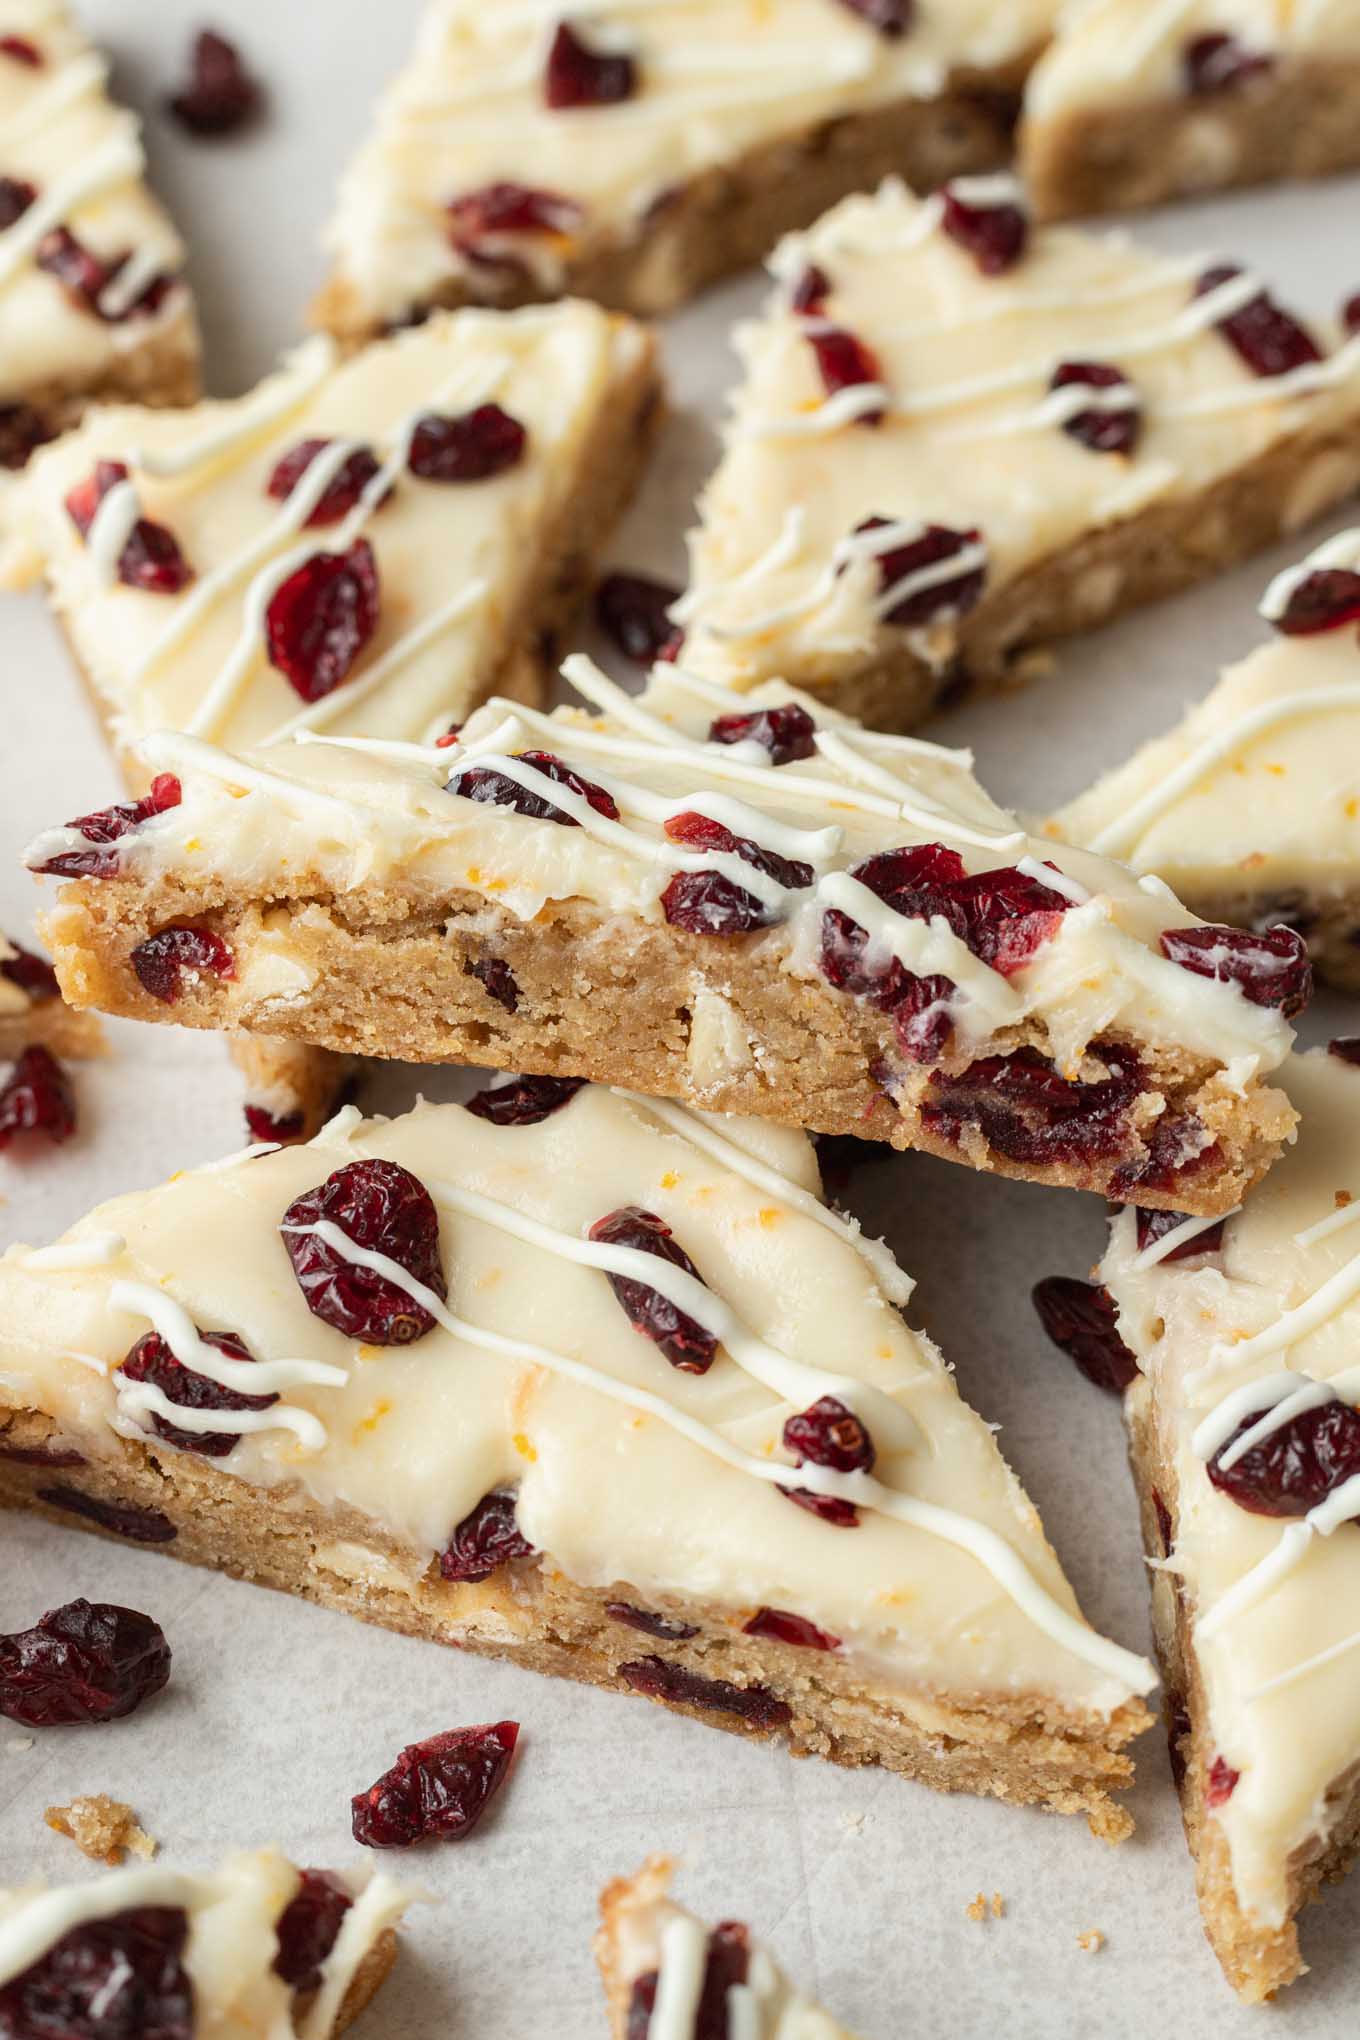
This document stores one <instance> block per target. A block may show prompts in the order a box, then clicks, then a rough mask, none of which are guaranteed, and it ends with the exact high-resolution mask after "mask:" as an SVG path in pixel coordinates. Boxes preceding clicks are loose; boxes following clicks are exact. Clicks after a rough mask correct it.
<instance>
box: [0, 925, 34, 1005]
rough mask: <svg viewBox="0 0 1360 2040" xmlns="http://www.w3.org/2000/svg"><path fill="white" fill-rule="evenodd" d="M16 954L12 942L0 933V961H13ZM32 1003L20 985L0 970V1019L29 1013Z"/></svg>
mask: <svg viewBox="0 0 1360 2040" xmlns="http://www.w3.org/2000/svg"><path fill="white" fill-rule="evenodd" d="M17 955H18V951H17V950H16V949H15V947H14V944H13V943H12V942H7V941H6V940H5V937H4V936H3V935H0V963H13V962H14V960H15V958H16V956H17ZM33 1003H34V1002H33V1000H32V999H31V998H30V997H29V995H28V993H27V992H26V991H25V990H24V988H23V986H22V985H16V984H15V982H14V980H13V978H8V977H6V976H5V974H4V972H3V971H0V1020H17V1019H18V1018H19V1017H20V1015H21V1014H25V1013H31V1012H32V1010H33Z"/></svg>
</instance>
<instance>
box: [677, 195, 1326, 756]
mask: <svg viewBox="0 0 1360 2040" xmlns="http://www.w3.org/2000/svg"><path fill="white" fill-rule="evenodd" d="M771 268H772V270H773V273H774V275H775V278H776V287H775V291H774V295H773V298H772V300H771V302H770V304H769V305H768V306H767V308H766V310H765V312H764V314H763V315H762V316H761V317H760V318H758V319H756V320H755V321H753V322H752V323H750V324H748V325H746V326H744V327H741V328H740V329H739V330H738V333H737V349H738V353H739V355H740V357H741V362H742V366H743V370H744V376H743V380H742V383H741V386H740V388H739V389H738V391H737V393H736V396H735V399H734V402H733V407H732V416H731V420H730V422H729V424H728V427H727V431H726V442H725V450H724V453H723V457H722V460H721V463H720V465H719V467H718V469H717V471H716V472H715V474H714V475H713V477H712V479H711V481H710V482H709V484H708V486H707V489H706V490H705V492H704V495H703V497H702V500H701V504H700V514H701V521H700V525H699V528H698V530H697V531H696V532H695V533H694V534H693V536H692V538H691V541H690V556H691V581H690V587H689V590H688V593H687V595H686V596H685V598H684V600H683V601H682V602H681V603H680V604H679V606H678V607H676V608H675V609H674V610H673V611H672V614H673V616H674V617H675V619H676V621H677V622H683V624H684V626H685V628H686V631H687V633H688V635H687V639H686V644H685V654H684V655H685V659H686V661H687V663H688V664H690V665H692V666H693V667H694V668H695V670H696V671H698V672H701V673H705V674H707V675H709V676H710V677H712V678H716V679H719V680H722V681H724V682H727V683H729V684H738V685H742V686H749V685H751V684H752V683H753V682H755V681H758V680H761V679H765V678H768V677H770V676H771V675H772V674H780V675H781V676H782V677H784V678H785V679H788V680H791V681H793V682H794V683H795V685H798V686H805V687H808V688H812V689H815V690H816V691H817V692H818V693H820V694H823V695H826V696H828V697H829V698H831V699H833V700H837V701H839V703H840V705H841V706H842V707H845V708H847V709H850V710H852V711H853V712H854V713H855V714H857V715H861V716H863V718H864V720H865V721H867V722H871V723H875V724H877V725H878V726H879V727H881V728H904V727H906V726H908V725H909V724H910V723H911V722H912V721H914V720H916V719H918V718H919V717H920V716H921V715H922V714H923V713H924V712H925V711H926V710H927V709H928V708H929V707H930V706H931V704H932V703H933V702H934V701H935V700H936V699H937V698H938V697H939V696H940V694H941V693H942V692H943V691H944V690H945V689H946V688H947V687H953V686H956V685H959V684H962V683H965V682H968V683H976V684H991V685H994V684H996V683H998V682H1000V681H1002V680H1004V679H1005V678H1006V676H1007V675H1008V674H1011V675H1014V674H1015V673H1016V671H1017V670H1022V669H1023V665H1024V662H1025V660H1026V658H1027V656H1028V655H1030V654H1032V652H1033V650H1034V648H1035V647H1041V646H1043V645H1045V644H1046V643H1048V642H1049V641H1050V640H1052V639H1055V638H1061V637H1066V636H1069V635H1071V634H1072V633H1073V632H1077V631H1083V630H1088V629H1090V628H1092V627H1093V626H1094V625H1096V624H1100V623H1103V622H1105V621H1106V619H1107V618H1109V617H1111V616H1114V615H1117V614H1119V613H1121V612H1122V611H1124V610H1127V609H1131V608H1134V607H1136V606H1137V605H1139V604H1141V603H1145V602H1148V601H1151V600H1152V599H1153V598H1155V597H1158V596H1163V595H1167V594H1170V593H1172V592H1173V591H1174V590H1176V589H1180V588H1185V587H1188V586H1190V585H1191V584H1192V583H1194V582H1196V581H1198V580H1201V579H1203V578H1204V577H1205V576H1206V575H1208V574H1210V573H1213V572H1215V571H1217V570H1218V569H1220V568H1222V567H1224V566H1226V565H1228V564H1229V563H1230V562H1231V561H1233V560H1236V559H1239V558H1241V557H1243V556H1244V555H1245V554H1247V553H1250V552H1252V551H1253V550H1255V549H1257V548H1258V547H1260V546H1262V545H1264V544H1267V543H1269V542H1271V541H1272V540H1274V539H1276V538H1278V537H1279V535H1280V534H1281V533H1282V532H1288V531H1291V530H1293V529H1295V528H1296V527H1297V526H1299V525H1301V524H1304V523H1306V522H1307V521H1308V519H1310V518H1311V517H1314V516H1316V515H1318V514H1319V513H1320V512H1321V511H1322V510H1324V509H1325V508H1326V507H1327V506H1328V504H1330V503H1332V502H1334V501H1337V500H1338V499H1340V498H1341V497H1342V496H1344V495H1345V494H1346V493H1347V492H1348V491H1349V490H1351V489H1353V488H1355V486H1356V484H1357V482H1360V337H1352V338H1350V339H1349V340H1347V339H1345V338H1344V337H1343V335H1342V334H1341V332H1340V330H1339V328H1338V327H1337V326H1336V325H1335V323H1334V322H1330V321H1326V320H1318V321H1313V322H1311V323H1310V324H1309V325H1307V326H1305V325H1304V324H1301V323H1300V322H1299V320H1298V319H1296V318H1295V317H1294V316H1293V315H1292V314H1291V313H1289V312H1288V311H1286V310H1285V309H1284V308H1283V307H1282V306H1280V305H1279V304H1278V303H1277V302H1276V301H1275V299H1274V298H1273V297H1272V296H1271V295H1270V292H1269V288H1268V285H1267V283H1266V282H1265V281H1264V280H1263V279H1262V278H1261V277H1260V276H1258V275H1256V274H1255V273H1253V272H1251V271H1249V270H1247V269H1245V268H1243V267H1241V266H1240V265H1238V264H1234V263H1231V262H1227V263H1225V262H1222V261H1220V260H1217V259H1216V258H1213V257H1210V256H1201V255H1166V254H1162V253H1159V252H1154V251H1152V250H1151V249H1145V248H1140V247H1138V246H1137V245H1135V244H1134V243H1132V242H1130V240H1129V239H1128V237H1127V236H1126V235H1123V234H1115V235H1101V236H1097V235H1092V234H1086V233H1080V232H1078V231H1076V230H1075V229H1072V228H1065V227H1039V228H1036V227H1033V226H1032V225H1031V223H1030V221H1029V219H1028V217H1027V214H1026V211H1025V199H1024V195H1023V192H1022V189H1021V187H1020V186H1019V185H1018V184H1017V183H1016V182H1014V181H1013V180H1011V179H1008V178H1004V177H1001V178H997V177H993V178H981V179H970V180H962V181H959V182H957V183H954V184H950V185H948V186H946V187H945V189H944V190H943V191H942V192H940V193H937V194H936V195H935V196H934V197H932V198H929V199H917V198H913V197H912V196H911V195H910V194H909V193H908V192H907V191H906V190H904V189H903V188H902V186H901V185H899V184H895V183H893V182H891V181H890V182H889V183H887V184H885V185H884V186H883V187H882V189H881V190H880V191H879V192H878V193H877V195H876V196H874V197H858V198H852V199H849V200H847V201H846V202H845V203H844V204H843V205H840V206H838V207H837V208H836V209H835V210H834V211H832V212H830V213H828V214H827V215H826V216H825V218H823V219H822V220H820V221H819V222H818V223H817V225H816V226H815V227H813V228H812V229H811V230H810V231H809V232H808V233H805V234H799V235H793V236H791V237H790V238H789V239H788V240H787V241H785V242H784V243H783V245H782V246H781V247H780V248H779V249H778V250H777V251H776V253H775V255H774V257H773V259H772V263H771Z"/></svg>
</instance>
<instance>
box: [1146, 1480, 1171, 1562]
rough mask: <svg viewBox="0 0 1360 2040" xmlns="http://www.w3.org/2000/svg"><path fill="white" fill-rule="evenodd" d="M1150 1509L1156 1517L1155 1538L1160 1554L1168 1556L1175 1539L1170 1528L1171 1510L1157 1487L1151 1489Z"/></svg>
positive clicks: (1164, 1556)
mask: <svg viewBox="0 0 1360 2040" xmlns="http://www.w3.org/2000/svg"><path fill="white" fill-rule="evenodd" d="M1152 1509H1153V1514H1154V1515H1155V1516H1156V1518H1157V1538H1158V1542H1159V1544H1160V1547H1161V1555H1162V1557H1163V1558H1170V1556H1171V1551H1172V1546H1173V1543H1174V1541H1175V1540H1174V1538H1173V1535H1172V1529H1171V1511H1170V1509H1168V1507H1167V1506H1166V1503H1165V1502H1164V1501H1163V1500H1162V1497H1161V1493H1160V1491H1159V1490H1158V1489H1157V1488H1154V1489H1153V1490H1152Z"/></svg>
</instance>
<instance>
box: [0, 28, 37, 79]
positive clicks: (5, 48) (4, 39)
mask: <svg viewBox="0 0 1360 2040" xmlns="http://www.w3.org/2000/svg"><path fill="white" fill-rule="evenodd" d="M0 54H3V55H4V56H7V57H13V59H14V61H15V63H16V64H27V65H28V68H29V69H30V71H40V70H41V69H42V65H43V53H42V51H41V50H40V49H39V48H38V45H37V44H36V43H34V42H30V41H29V39H28V37H27V36H26V35H0Z"/></svg>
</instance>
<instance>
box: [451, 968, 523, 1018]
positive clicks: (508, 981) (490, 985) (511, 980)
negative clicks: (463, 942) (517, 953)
mask: <svg viewBox="0 0 1360 2040" xmlns="http://www.w3.org/2000/svg"><path fill="white" fill-rule="evenodd" d="M463 976H464V977H474V978H476V979H477V981H478V983H479V984H481V985H484V986H485V988H486V991H487V995H488V997H490V998H493V999H494V1000H495V1001H496V1004H497V1005H498V1006H504V1008H505V1010H506V1012H507V1013H517V1012H518V1011H519V985H518V984H517V983H516V981H515V973H514V972H513V971H512V970H511V968H510V966H509V964H508V963H503V962H502V961H501V959H500V957H498V956H483V957H477V958H475V959H474V958H473V957H471V956H469V957H468V958H467V959H466V961H465V962H464V964H463Z"/></svg>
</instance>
